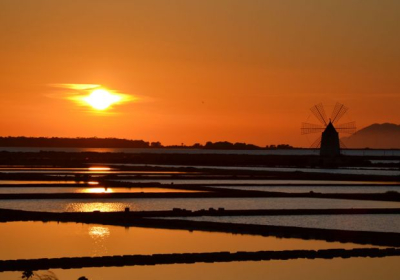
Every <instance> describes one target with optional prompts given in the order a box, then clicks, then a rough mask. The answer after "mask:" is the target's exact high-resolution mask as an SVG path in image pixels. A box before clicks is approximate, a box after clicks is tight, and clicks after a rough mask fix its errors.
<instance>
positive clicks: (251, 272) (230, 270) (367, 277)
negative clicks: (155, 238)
mask: <svg viewBox="0 0 400 280" xmlns="http://www.w3.org/2000/svg"><path fill="white" fill-rule="evenodd" d="M399 263H400V257H385V258H351V259H340V258H337V259H332V260H324V259H316V260H306V259H298V260H285V261H259V262H250V261H249V262H230V263H212V264H211V263H196V264H175V265H155V266H127V267H102V268H84V269H65V270H64V269H55V270H52V272H54V273H55V274H56V275H57V277H58V278H59V279H60V280H64V279H65V280H68V279H71V280H72V279H78V278H79V277H81V276H83V275H84V276H86V277H87V278H88V279H90V280H109V279H118V280H131V279H141V280H154V279H163V280H187V279H191V280H205V279H210V280H214V279H229V280H243V279H246V280H265V279H279V280H321V279H324V280H337V279H344V280H350V279H351V280H376V279H385V280H398V279H399V274H400V267H399ZM40 273H45V272H44V271H40V272H39V274H40ZM0 279H2V280H3V279H4V280H6V279H21V272H5V273H0Z"/></svg>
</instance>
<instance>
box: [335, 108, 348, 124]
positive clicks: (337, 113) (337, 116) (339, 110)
mask: <svg viewBox="0 0 400 280" xmlns="http://www.w3.org/2000/svg"><path fill="white" fill-rule="evenodd" d="M348 109H349V108H347V107H346V106H344V105H343V104H340V103H336V105H335V108H334V109H333V112H332V116H331V122H332V123H333V124H335V123H337V122H338V121H339V120H340V119H341V118H342V117H343V116H344V114H346V112H347V110H348Z"/></svg>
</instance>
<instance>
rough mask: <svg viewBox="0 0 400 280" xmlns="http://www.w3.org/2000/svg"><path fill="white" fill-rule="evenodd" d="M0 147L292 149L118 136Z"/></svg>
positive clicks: (3, 141) (6, 140) (6, 142)
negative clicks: (166, 144) (173, 143)
mask: <svg viewBox="0 0 400 280" xmlns="http://www.w3.org/2000/svg"><path fill="white" fill-rule="evenodd" d="M0 147H48V148H179V149H182V148H187V149H213V150H261V149H292V148H293V147H292V146H290V145H287V144H280V145H269V146H268V145H267V146H265V147H259V146H256V145H253V144H247V143H231V142H227V141H222V142H214V143H213V142H207V143H206V144H205V145H202V144H200V143H195V144H194V145H192V146H186V145H185V144H183V143H182V144H181V145H170V146H164V145H163V144H161V142H158V141H157V142H146V141H143V140H129V139H118V138H97V137H91V138H59V137H51V138H48V137H23V136H21V137H0Z"/></svg>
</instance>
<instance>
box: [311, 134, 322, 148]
mask: <svg viewBox="0 0 400 280" xmlns="http://www.w3.org/2000/svg"><path fill="white" fill-rule="evenodd" d="M321 140H322V137H321V136H320V137H318V138H317V139H316V140H315V141H314V143H312V144H311V146H310V148H311V149H318V148H321Z"/></svg>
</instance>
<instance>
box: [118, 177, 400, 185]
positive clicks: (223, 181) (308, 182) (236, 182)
mask: <svg viewBox="0 0 400 280" xmlns="http://www.w3.org/2000/svg"><path fill="white" fill-rule="evenodd" d="M112 181H118V182H131V183H132V182H154V183H161V184H189V185H192V184H193V185H195V184H204V185H220V184H232V185H243V184H246V185H247V184H260V185H261V184H263V185H291V184H296V185H298V184H301V185H367V184H382V185H389V184H390V185H393V184H399V183H398V182H374V181H332V180H326V181H324V180H265V179H264V180H253V179H249V180H248V179H245V180H244V179H234V180H232V179H154V178H146V179H143V178H135V179H117V180H112Z"/></svg>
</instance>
